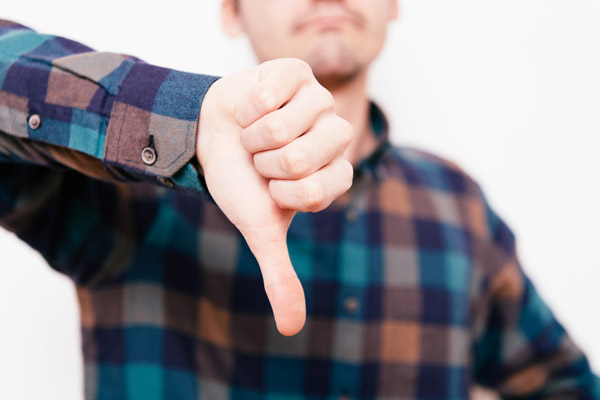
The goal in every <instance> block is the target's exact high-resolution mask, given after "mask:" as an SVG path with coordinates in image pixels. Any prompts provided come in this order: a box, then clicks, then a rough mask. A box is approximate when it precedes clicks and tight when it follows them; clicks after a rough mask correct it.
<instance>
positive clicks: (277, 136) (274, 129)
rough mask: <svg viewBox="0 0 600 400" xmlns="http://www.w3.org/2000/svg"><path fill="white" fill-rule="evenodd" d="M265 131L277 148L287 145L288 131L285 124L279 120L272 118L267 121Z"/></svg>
mask: <svg viewBox="0 0 600 400" xmlns="http://www.w3.org/2000/svg"><path fill="white" fill-rule="evenodd" d="M265 131H266V133H267V135H268V138H269V140H270V141H272V142H273V143H274V144H275V145H276V146H282V145H284V144H286V138H287V130H286V127H285V124H284V123H283V122H282V121H281V120H280V119H278V118H270V119H268V120H267V121H265Z"/></svg>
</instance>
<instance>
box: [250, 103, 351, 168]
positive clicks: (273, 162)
mask: <svg viewBox="0 0 600 400" xmlns="http://www.w3.org/2000/svg"><path fill="white" fill-rule="evenodd" d="M352 135H353V129H352V126H351V125H350V124H349V123H348V122H347V121H346V120H344V119H342V118H340V117H337V116H336V115H334V114H331V115H330V117H327V118H323V119H322V122H319V124H318V125H317V126H315V127H314V129H312V130H310V131H308V132H307V133H306V134H304V135H302V136H300V137H299V138H297V139H296V140H294V141H293V142H291V143H289V144H287V145H286V146H284V147H282V148H280V149H275V150H268V151H261V152H260V153H256V154H254V167H255V168H256V170H257V171H258V173H259V174H261V175H262V176H264V177H265V178H274V179H286V180H289V179H294V180H297V179H301V178H304V177H307V176H308V175H310V174H312V173H314V172H316V171H318V170H320V169H321V168H322V167H323V166H325V165H327V164H329V162H330V161H331V160H333V159H334V158H336V157H338V156H341V155H342V154H343V153H344V150H345V149H346V147H348V145H349V144H350V140H351V139H352Z"/></svg>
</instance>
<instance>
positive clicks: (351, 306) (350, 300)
mask: <svg viewBox="0 0 600 400" xmlns="http://www.w3.org/2000/svg"><path fill="white" fill-rule="evenodd" d="M359 307H360V302H359V301H358V299H357V298H356V297H354V296H348V297H346V300H344V310H346V312H347V313H348V314H356V312H357V311H358V308H359Z"/></svg>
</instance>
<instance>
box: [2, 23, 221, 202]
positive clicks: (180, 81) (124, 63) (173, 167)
mask: <svg viewBox="0 0 600 400" xmlns="http://www.w3.org/2000/svg"><path fill="white" fill-rule="evenodd" d="M0 79H1V82H0V83H1V89H0V131H2V132H4V133H5V134H6V135H2V136H0V140H1V142H0V151H1V152H2V153H3V154H4V155H5V157H4V159H5V160H7V159H8V160H13V161H23V162H29V163H35V164H41V165H48V166H58V165H62V166H64V167H67V168H69V169H76V170H78V171H79V172H82V173H84V174H85V175H89V176H93V177H100V178H102V179H116V180H127V181H136V180H143V181H150V182H155V183H157V184H164V185H167V186H174V187H176V188H177V187H179V188H181V189H187V190H192V191H195V192H202V190H203V189H202V186H201V185H200V183H199V179H198V174H197V170H196V168H195V163H194V161H195V142H196V134H197V128H198V116H199V112H200V106H201V103H202V100H203V98H204V94H205V93H206V91H207V90H208V88H209V87H210V85H211V84H212V83H213V82H214V80H215V79H216V78H214V77H209V76H204V75H196V74H190V73H185V72H180V71H175V70H169V69H165V68H161V67H156V66H152V65H149V64H146V63H144V62H143V61H140V60H138V59H136V58H134V57H130V56H124V55H119V54H113V53H98V52H94V51H92V50H91V49H89V48H87V47H85V46H83V45H81V44H79V43H76V42H73V41H70V40H68V39H64V38H59V37H55V36H48V35H40V34H38V33H36V32H33V31H31V30H29V29H27V28H24V27H20V26H15V25H14V24H11V23H9V22H6V21H3V22H0ZM32 117H33V118H32ZM9 138H12V140H8V139H9ZM16 142H19V143H18V144H17V143H16ZM19 148H21V149H20V150H19ZM27 148H30V149H31V151H27ZM34 154H35V155H37V156H39V157H35V156H33V155H34ZM144 154H145V156H144Z"/></svg>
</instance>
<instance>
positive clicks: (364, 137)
mask: <svg viewBox="0 0 600 400" xmlns="http://www.w3.org/2000/svg"><path fill="white" fill-rule="evenodd" d="M328 89H329V88H328ZM329 90H330V92H331V94H332V95H333V97H334V99H335V112H336V113H337V114H338V115H339V116H340V117H342V118H344V119H345V120H347V121H348V122H350V124H352V126H353V127H354V139H353V140H352V142H351V143H350V146H348V148H347V149H346V151H345V152H344V156H345V157H346V159H348V160H349V161H350V162H351V163H352V165H354V166H356V165H358V163H360V161H362V160H363V159H364V158H365V157H367V156H368V155H369V154H371V153H372V152H373V151H374V150H375V147H376V146H377V140H376V138H375V135H374V133H373V130H372V128H371V123H370V121H369V99H368V97H367V73H366V71H365V72H363V73H361V74H359V75H357V76H356V78H355V79H352V80H351V81H348V82H347V83H345V84H344V85H340V86H337V87H336V88H334V89H329Z"/></svg>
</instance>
